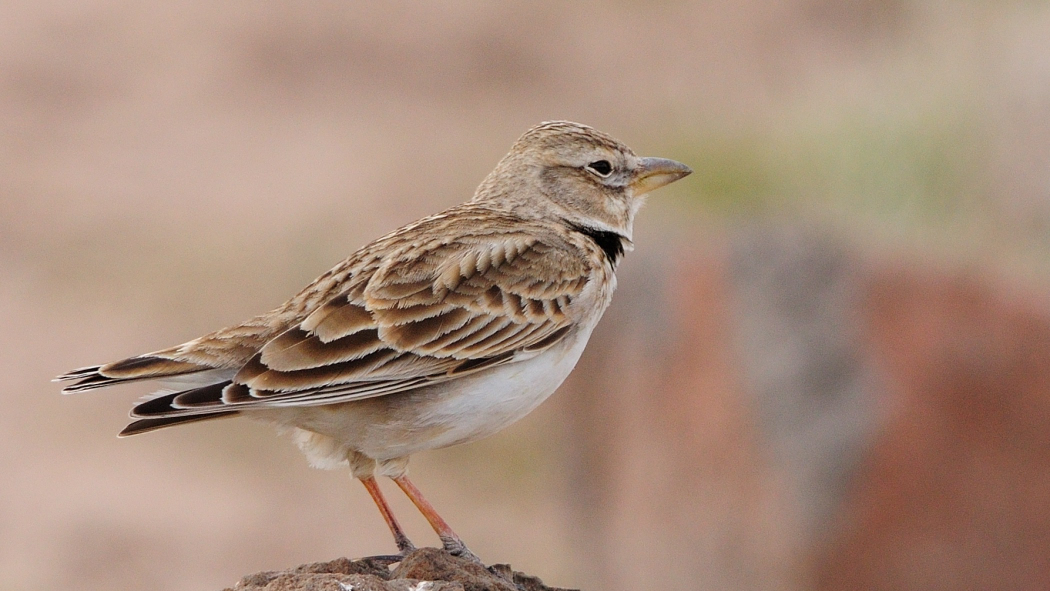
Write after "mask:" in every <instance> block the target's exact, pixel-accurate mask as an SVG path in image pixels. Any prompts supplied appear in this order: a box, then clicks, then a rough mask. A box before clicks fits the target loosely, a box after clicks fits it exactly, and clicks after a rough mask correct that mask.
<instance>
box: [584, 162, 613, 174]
mask: <svg viewBox="0 0 1050 591" xmlns="http://www.w3.org/2000/svg"><path fill="white" fill-rule="evenodd" d="M587 168H589V169H591V170H592V171H594V172H596V173H598V176H609V173H610V172H612V164H609V161H608V160H598V161H596V162H591V163H590V164H588V165H587Z"/></svg>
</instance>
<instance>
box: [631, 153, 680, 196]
mask: <svg viewBox="0 0 1050 591" xmlns="http://www.w3.org/2000/svg"><path fill="white" fill-rule="evenodd" d="M692 172H693V169H692V168H689V167H688V166H686V165H684V164H682V163H681V162H675V161H674V160H668V159H667V158H642V160H641V166H640V167H638V169H637V171H636V172H635V176H634V180H633V181H631V183H630V185H631V188H632V189H634V194H635V195H644V194H645V193H648V192H650V191H655V190H656V189H659V188H660V187H662V186H664V185H669V184H671V183H673V182H675V181H677V180H678V179H680V178H682V177H684V176H686V175H688V174H690V173H692Z"/></svg>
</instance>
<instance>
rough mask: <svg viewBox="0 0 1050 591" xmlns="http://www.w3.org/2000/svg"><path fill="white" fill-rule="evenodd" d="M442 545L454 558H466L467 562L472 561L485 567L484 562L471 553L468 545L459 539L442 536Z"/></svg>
mask: <svg viewBox="0 0 1050 591" xmlns="http://www.w3.org/2000/svg"><path fill="white" fill-rule="evenodd" d="M441 545H442V547H444V549H445V552H448V553H449V554H451V555H453V556H458V557H460V558H466V559H467V560H471V561H473V562H476V563H478V564H480V565H482V566H485V563H484V562H482V561H481V559H480V558H478V555H477V554H474V553H473V552H471V551H470V548H467V545H466V544H464V543H463V540H461V539H459V538H447V537H444V536H442V537H441Z"/></svg>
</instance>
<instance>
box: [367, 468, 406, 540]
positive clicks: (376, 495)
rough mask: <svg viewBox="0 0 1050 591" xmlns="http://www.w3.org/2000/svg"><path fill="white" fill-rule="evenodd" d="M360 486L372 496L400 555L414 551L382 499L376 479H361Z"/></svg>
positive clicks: (370, 477)
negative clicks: (392, 535) (363, 486)
mask: <svg viewBox="0 0 1050 591" xmlns="http://www.w3.org/2000/svg"><path fill="white" fill-rule="evenodd" d="M361 484H363V485H365V488H366V489H368V494H370V495H372V500H373V501H375V502H376V506H377V507H379V512H380V513H381V514H382V515H383V520H384V521H386V524H387V526H388V527H389V528H390V533H392V534H394V542H395V543H396V544H397V549H398V550H399V551H400V552H401V554H402V555H404V554H408V553H409V552H411V551H412V550H415V549H416V547H415V546H414V545H412V541H411V540H409V539H408V536H406V535H405V530H403V529H401V524H399V523H398V522H397V518H396V517H394V512H393V511H391V510H390V505H387V504H386V499H384V498H383V493H382V492H380V490H379V483H378V482H376V479H375V478H374V477H372V476H369V477H367V478H362V479H361Z"/></svg>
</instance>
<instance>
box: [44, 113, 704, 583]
mask: <svg viewBox="0 0 1050 591" xmlns="http://www.w3.org/2000/svg"><path fill="white" fill-rule="evenodd" d="M691 172H692V170H691V169H690V168H689V167H688V166H686V165H684V164H682V163H680V162H676V161H674V160H669V159H665V158H651V157H639V156H637V155H635V153H634V152H633V151H632V150H631V149H630V148H629V147H627V146H626V145H624V144H623V143H622V142H620V141H618V140H616V139H614V138H613V137H611V136H610V135H608V134H606V133H603V132H601V131H598V130H596V129H594V128H592V127H589V126H587V125H583V124H580V123H574V122H571V121H548V122H544V123H541V124H540V125H537V126H535V127H533V128H531V129H529V130H528V131H526V132H525V133H524V134H523V135H521V136H520V137H519V138H518V139H517V141H515V142H514V143H513V145H512V146H511V148H510V151H509V152H508V153H507V154H506V156H504V157H503V158H502V159H501V160H500V161H499V162H498V163H497V165H496V167H495V168H494V169H493V170H492V172H491V173H490V174H489V175H488V176H486V177H485V179H484V180H483V181H482V182H481V184H480V185H479V186H478V188H477V190H476V191H475V193H474V195H473V197H472V198H471V199H470V200H469V201H466V202H465V203H462V204H460V205H456V206H454V207H451V208H449V209H446V210H445V211H442V212H441V213H438V214H435V215H431V216H429V217H425V218H422V219H420V220H418V221H416V222H413V223H410V224H408V225H406V226H403V227H401V228H399V229H397V230H395V231H393V232H391V233H389V234H387V235H386V236H383V237H381V238H379V239H376V240H375V241H373V242H371V243H369V244H367V245H365V246H364V247H362V248H360V249H359V250H357V251H356V252H354V253H353V254H351V255H350V256H349V257H348V258H346V259H345V260H343V261H342V262H341V263H339V264H337V265H336V266H335V267H333V268H332V269H331V270H329V271H328V272H326V273H324V274H323V275H321V276H320V277H318V278H317V279H316V280H315V281H313V282H312V283H311V284H310V285H308V286H307V287H306V288H304V289H303V290H302V291H300V292H299V293H298V294H296V295H295V296H293V297H292V298H291V299H289V300H288V301H287V302H286V303H284V304H282V305H281V306H279V307H277V308H275V309H273V310H271V311H269V312H266V313H264V314H260V315H258V316H255V317H254V318H251V319H249V320H247V321H245V322H242V323H240V324H237V325H234V326H230V327H227V328H223V329H221V330H218V331H215V332H212V333H210V334H207V335H204V336H202V337H200V338H196V339H193V340H191V341H188V342H186V343H183V344H181V345H177V346H174V347H170V348H167V349H162V350H159V351H154V352H152V353H146V354H143V355H137V356H134V357H129V358H126V359H122V360H119V361H115V362H112V363H107V364H103V365H93V366H90V367H83V368H80V369H76V370H73V371H70V372H68V373H65V374H63V375H61V376H59V377H58V378H56V379H55V381H61V382H72V383H70V384H67V385H65V387H64V388H63V390H62V391H63V393H66V394H70V393H76V392H85V391H90V390H95V389H98V388H105V387H108V386H113V385H117V384H126V383H131V382H140V381H154V382H155V383H156V384H157V386H158V387H159V388H160V389H159V390H158V391H156V392H154V393H153V394H152V395H150V396H148V397H147V398H145V399H144V400H143V401H141V402H139V403H138V404H136V405H135V406H134V407H133V409H132V410H131V418H132V419H134V420H133V421H132V422H131V423H130V424H128V425H127V426H126V427H125V428H124V429H123V430H122V431H121V432H120V434H119V436H121V437H126V436H129V435H136V434H140V433H146V432H149V431H154V430H157V429H161V428H165V427H171V426H175V425H182V424H186V423H192V422H197V421H205V420H212V419H218V418H221V417H232V416H235V415H239V416H243V417H248V418H250V419H256V420H260V421H263V422H266V423H270V424H272V425H275V426H276V427H278V428H279V429H281V430H286V431H291V432H292V433H293V438H294V440H295V442H296V443H297V444H298V446H299V447H300V449H301V450H302V451H303V452H304V453H305V455H306V456H307V458H308V459H309V460H310V462H311V464H312V465H314V466H316V467H320V468H329V469H332V468H337V467H340V466H349V469H350V473H351V475H352V476H353V477H354V478H355V479H357V480H359V481H360V482H361V483H362V484H363V485H364V487H365V488H366V489H367V491H368V493H369V495H370V496H371V497H372V499H373V501H374V502H375V504H376V506H377V507H378V508H379V511H380V513H381V515H382V517H383V519H384V521H385V522H386V525H387V527H388V528H389V529H390V531H391V533H392V535H393V538H394V543H395V544H396V545H397V548H398V552H399V553H398V554H396V555H390V556H391V560H397V559H399V558H401V557H404V556H405V555H407V553H409V552H411V551H412V550H414V549H415V546H414V545H413V543H412V542H411V541H410V540H409V538H408V536H407V535H406V534H405V532H404V529H403V528H402V527H401V525H400V523H399V522H398V520H397V518H396V517H395V516H394V513H393V511H391V509H390V506H389V504H388V503H387V501H386V499H385V497H384V496H383V494H382V492H381V491H380V488H379V486H378V483H377V477H388V478H390V479H392V480H393V482H394V483H395V484H396V485H397V486H398V487H399V488H400V489H401V490H402V491H403V492H404V493H405V494H406V495H407V496H408V498H409V499H410V500H411V501H412V503H413V504H414V505H415V506H416V508H417V509H418V510H419V511H420V513H422V515H423V517H424V518H426V520H427V521H428V522H429V524H430V526H431V527H432V528H433V529H434V531H435V532H436V533H437V535H438V537H439V538H440V540H441V543H442V546H443V548H444V549H445V550H447V551H448V552H450V553H451V554H453V555H456V556H462V557H466V558H470V559H473V560H478V558H477V556H476V555H475V554H474V553H473V552H471V551H470V549H469V548H468V547H467V546H466V544H465V543H464V542H463V540H462V539H461V538H460V537H459V536H458V535H457V534H456V533H455V532H454V531H453V530H452V528H451V527H450V526H449V524H448V523H447V522H446V521H445V520H444V519H443V518H442V517H441V516H440V515H439V514H438V512H437V511H436V510H435V509H434V507H433V506H432V505H431V504H430V503H429V502H428V501H427V500H426V498H425V497H424V496H423V494H422V493H421V492H420V490H419V489H418V488H416V486H415V485H414V484H413V483H412V481H411V480H409V479H408V475H407V469H408V458H409V456H411V455H412V454H413V453H416V452H419V451H423V450H429V449H437V448H444V447H448V446H452V445H457V444H461V443H467V442H470V441H474V440H477V439H480V438H483V437H486V436H488V435H491V434H493V433H495V432H497V431H499V430H501V429H502V428H504V427H506V426H507V425H509V424H511V423H513V422H515V421H517V420H518V419H521V418H522V417H524V416H525V415H526V414H528V413H529V412H531V411H532V410H533V409H535V408H536V407H537V406H538V405H539V404H540V403H541V402H543V401H544V400H545V399H547V398H548V397H549V396H550V395H551V394H552V393H553V392H554V391H555V390H556V389H557V388H558V386H560V385H561V383H562V382H563V381H564V380H565V378H566V377H567V376H568V375H569V373H570V372H571V371H572V369H573V367H574V366H575V365H576V362H577V361H578V360H579V358H580V355H581V353H582V352H583V350H584V347H585V346H586V344H587V341H588V339H589V338H590V336H591V332H592V331H593V330H594V328H595V325H597V323H598V321H599V320H600V319H601V317H602V314H603V313H604V312H605V310H606V308H607V307H608V306H609V304H610V302H611V300H612V296H613V292H614V290H615V289H616V274H615V272H616V268H617V265H618V263H619V262H620V260H621V259H622V257H623V256H624V254H625V252H627V251H630V250H633V246H634V243H633V229H634V219H635V215H636V214H637V212H638V210H639V209H640V208H641V206H642V205H643V203H644V202H645V198H646V196H647V195H648V194H649V193H650V192H651V191H653V190H655V189H658V188H660V187H662V186H664V185H667V184H669V183H672V182H674V181H676V180H678V179H681V178H683V177H685V176H686V175H688V174H690V173H691ZM478 561H479V560H478ZM479 562H480V561H479Z"/></svg>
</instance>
